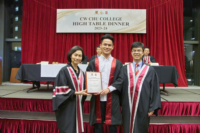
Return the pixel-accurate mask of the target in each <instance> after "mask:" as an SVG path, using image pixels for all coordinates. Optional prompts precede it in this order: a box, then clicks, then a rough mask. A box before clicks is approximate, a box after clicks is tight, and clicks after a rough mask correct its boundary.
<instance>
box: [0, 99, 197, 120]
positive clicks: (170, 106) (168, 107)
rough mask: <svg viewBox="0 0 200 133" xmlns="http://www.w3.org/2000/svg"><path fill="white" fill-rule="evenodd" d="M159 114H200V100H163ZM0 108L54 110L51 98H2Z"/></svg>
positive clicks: (87, 104) (86, 111) (85, 108)
mask: <svg viewBox="0 0 200 133" xmlns="http://www.w3.org/2000/svg"><path fill="white" fill-rule="evenodd" d="M161 104H162V109H161V110H159V115H165V116H167V115H175V116H200V102H162V103H161ZM0 110H12V111H30V112H53V111H52V100H51V99H21V98H0ZM83 113H84V114H89V113H90V102H89V101H85V103H84V106H83Z"/></svg>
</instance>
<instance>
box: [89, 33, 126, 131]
mask: <svg viewBox="0 0 200 133" xmlns="http://www.w3.org/2000/svg"><path fill="white" fill-rule="evenodd" d="M100 47H101V51H102V54H101V56H100V57H98V58H95V60H92V61H91V62H90V63H89V65H88V68H87V71H96V72H101V76H102V87H103V88H102V89H103V90H102V91H101V92H99V93H98V94H96V95H92V98H91V100H90V103H91V106H90V119H89V124H90V125H94V132H95V133H102V132H103V127H102V126H103V123H104V122H105V124H106V125H109V133H116V132H117V125H121V124H122V117H121V111H120V99H119V95H120V89H121V84H122V82H123V79H122V76H121V75H120V70H121V69H122V66H123V65H122V63H121V62H120V61H119V60H117V59H115V58H114V57H112V56H111V51H112V50H113V48H114V38H113V37H112V36H111V35H109V34H106V35H104V36H102V38H101V44H100Z"/></svg>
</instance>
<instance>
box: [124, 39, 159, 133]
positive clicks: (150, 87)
mask: <svg viewBox="0 0 200 133" xmlns="http://www.w3.org/2000/svg"><path fill="white" fill-rule="evenodd" d="M143 50H144V45H143V43H141V42H134V43H133V44H132V46H131V54H132V56H133V62H132V63H130V64H128V65H125V66H124V67H123V70H122V73H123V87H122V118H123V133H148V127H149V122H150V116H151V115H153V114H155V115H158V110H159V109H160V108H161V99H160V88H159V80H158V76H157V74H156V71H155V70H154V68H153V67H151V66H149V65H147V64H145V63H144V62H143V61H142V56H143Z"/></svg>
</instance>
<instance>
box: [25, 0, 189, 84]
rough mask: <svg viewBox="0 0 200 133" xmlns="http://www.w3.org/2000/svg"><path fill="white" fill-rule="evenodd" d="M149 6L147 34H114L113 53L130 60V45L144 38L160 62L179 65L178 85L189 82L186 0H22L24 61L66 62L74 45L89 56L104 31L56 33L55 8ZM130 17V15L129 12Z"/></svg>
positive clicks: (146, 44) (120, 58)
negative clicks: (187, 69) (186, 69)
mask: <svg viewBox="0 0 200 133" xmlns="http://www.w3.org/2000/svg"><path fill="white" fill-rule="evenodd" d="M69 8H75V9H76V8H83V9H84V8H91V9H92V8H93V9H94V8H105V9H147V34H112V35H113V36H114V38H115V43H114V46H115V48H114V50H113V52H112V55H113V56H114V57H115V58H117V59H119V60H121V61H122V63H125V62H131V61H132V56H131V50H130V46H131V44H132V43H133V42H135V41H141V42H143V43H144V44H145V46H148V47H150V49H151V55H153V56H154V57H155V58H156V61H157V62H158V63H159V64H160V65H173V66H176V68H177V70H178V73H179V79H178V84H179V86H187V82H186V77H185V57H184V43H183V0H23V25H22V64H25V63H37V62H40V61H49V62H50V63H51V62H55V61H56V62H60V63H66V62H67V59H66V55H67V52H68V51H69V49H70V48H71V47H72V46H74V45H79V46H81V47H82V48H83V49H84V52H85V54H86V55H87V56H88V57H89V58H90V57H91V56H92V55H94V54H95V47H96V46H98V45H99V43H100V38H101V36H102V35H103V34H98V33H97V34H96V33H95V34H93V33H81V34H79V33H74V34H67V33H64V34H63V33H56V9H69ZM130 17H131V16H130Z"/></svg>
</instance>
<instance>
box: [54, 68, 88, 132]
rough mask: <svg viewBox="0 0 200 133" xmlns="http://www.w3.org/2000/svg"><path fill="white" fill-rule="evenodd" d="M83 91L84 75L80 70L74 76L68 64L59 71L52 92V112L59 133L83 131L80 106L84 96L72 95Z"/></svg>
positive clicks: (73, 71)
mask: <svg viewBox="0 0 200 133" xmlns="http://www.w3.org/2000/svg"><path fill="white" fill-rule="evenodd" d="M77 77H78V78H77ZM78 79H79V81H78ZM83 89H85V83H84V73H83V72H82V71H81V70H80V69H79V74H76V73H75V70H74V69H73V67H72V66H71V65H69V64H68V65H67V66H65V67H63V68H62V69H61V70H60V71H59V73H58V75H57V77H56V80H55V85H54V90H53V111H55V114H56V121H57V126H58V129H59V132H60V133H78V131H81V130H83V117H82V105H83V102H84V101H85V98H86V96H82V95H77V96H76V95H74V93H75V91H80V90H83ZM81 102H82V103H81ZM77 127H78V128H77Z"/></svg>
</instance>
